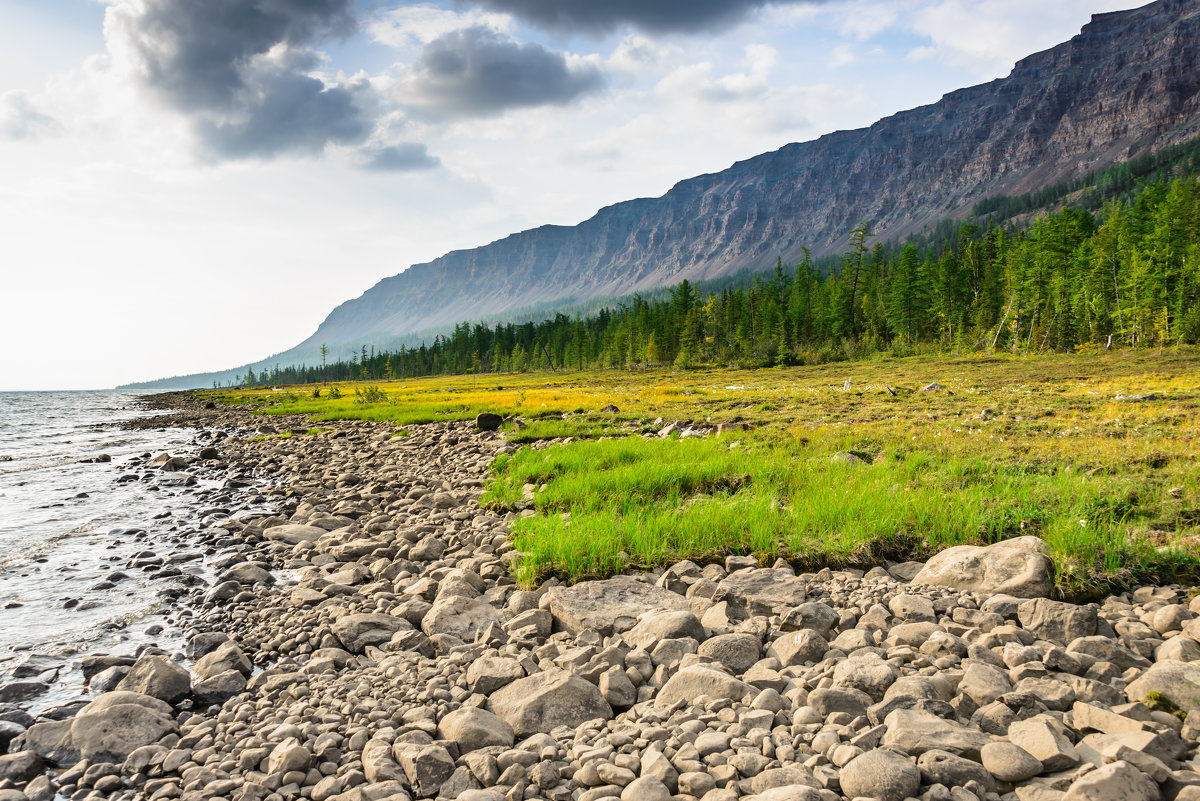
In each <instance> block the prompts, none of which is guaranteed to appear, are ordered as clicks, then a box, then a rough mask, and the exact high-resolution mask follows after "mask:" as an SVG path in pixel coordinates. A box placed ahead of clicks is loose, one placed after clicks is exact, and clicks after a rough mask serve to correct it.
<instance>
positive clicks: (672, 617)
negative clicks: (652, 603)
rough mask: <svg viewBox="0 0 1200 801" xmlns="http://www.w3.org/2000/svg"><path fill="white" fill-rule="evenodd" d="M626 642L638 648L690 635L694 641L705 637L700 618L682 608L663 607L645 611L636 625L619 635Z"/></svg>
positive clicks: (699, 640) (650, 646)
mask: <svg viewBox="0 0 1200 801" xmlns="http://www.w3.org/2000/svg"><path fill="white" fill-rule="evenodd" d="M621 637H622V639H624V640H625V641H626V642H628V643H630V644H632V645H635V646H637V647H639V648H652V647H654V644H655V643H657V642H660V641H661V640H677V639H680V638H682V637H691V638H692V639H693V640H695V641H696V642H701V641H703V640H704V638H705V633H704V626H702V625H700V619H699V618H697V617H696V616H695V615H693V614H692V613H691V612H688V611H686V610H683V609H664V610H660V611H654V612H647V613H645V614H644V615H642V616H641V618H640V619H639V620H638V622H637V625H636V626H634V627H633V628H632V629H630V630H629V631H627V632H625V633H624V634H622V635H621Z"/></svg>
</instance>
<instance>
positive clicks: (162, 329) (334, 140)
mask: <svg viewBox="0 0 1200 801" xmlns="http://www.w3.org/2000/svg"><path fill="white" fill-rule="evenodd" d="M1141 4H1142V3H1141V2H1121V1H1120V0H1056V2H1053V3H1047V2H1045V0H844V1H839V0H778V1H777V2H763V0H604V1H602V2H601V1H599V0H448V2H395V1H394V0H359V1H356V0H204V2H196V0H0V271H2V275H3V282H2V283H0V342H2V343H3V345H2V350H0V390H32V389H83V388H103V387H111V386H114V385H116V384H119V383H124V382H132V381H142V380H151V379H155V378H162V377H166V376H173V375H182V374H188V373H196V372H205V371H216V370H223V369H228V368H232V367H236V366H239V365H242V364H245V363H248V362H252V361H257V360H259V359H262V358H265V357H267V356H270V355H271V354H274V353H278V352H280V351H283V350H285V349H287V348H289V347H291V346H293V345H295V344H297V343H298V342H300V341H301V340H303V339H304V338H306V337H307V336H309V335H310V334H311V333H312V332H313V331H314V330H316V327H317V326H318V324H319V323H320V322H321V320H322V319H324V317H325V316H326V315H327V314H328V313H329V311H331V310H332V309H333V307H334V306H336V305H337V304H339V303H341V302H343V301H345V300H348V299H350V298H354V297H357V296H358V295H360V294H362V293H363V292H364V291H366V290H367V289H368V288H369V287H371V286H372V285H373V284H375V283H376V282H377V281H379V280H380V279H382V278H385V277H387V276H390V275H394V274H396V273H399V272H401V271H403V270H404V269H405V268H407V267H408V266H409V265H411V264H415V263H420V262H425V261H429V260H431V259H433V258H436V257H438V256H440V255H442V254H443V253H446V252H448V251H450V250H457V249H461V248H470V247H475V246H478V245H482V244H486V243H488V242H491V241H494V240H496V239H499V238H501V237H503V236H506V235H507V234H509V233H512V232H514V231H519V230H523V229H526V228H531V227H535V226H538V225H543V224H546V223H555V224H565V225H571V224H575V223H578V222H580V221H582V220H584V219H587V218H588V217H590V216H592V215H593V214H594V213H595V212H596V211H597V210H598V209H600V208H602V207H604V206H607V205H611V204H613V203H616V202H619V201H622V200H627V199H630V198H634V197H648V196H658V195H661V194H663V193H664V192H666V191H667V190H668V189H670V187H671V186H672V185H674V184H675V183H676V182H678V181H680V180H683V179H686V178H689V177H692V176H694V175H699V174H702V173H707V172H715V171H718V170H722V169H724V168H726V167H728V166H729V165H730V164H732V163H733V162H735V161H739V160H742V159H745V158H749V157H751V156H754V155H757V154H759V153H763V152H766V151H770V150H774V149H777V148H779V147H782V146H783V145H785V144H787V143H789V142H797V141H807V140H810V139H815V138H817V137H819V136H821V135H823V134H826V133H829V132H831V131H834V130H839V129H847V128H858V127H863V126H866V125H870V124H871V123H873V122H874V121H875V120H877V119H879V118H881V117H885V116H887V115H889V114H892V113H895V112H897V111H900V110H903V109H907V108H912V107H914V106H919V105H924V104H927V103H933V102H936V101H937V100H938V99H939V98H940V97H941V96H942V95H943V94H945V93H946V92H949V91H953V90H954V89H957V88H961V87H963V86H969V85H973V84H977V83H981V82H984V81H988V80H992V79H994V78H998V77H1002V76H1004V75H1006V74H1008V72H1009V71H1010V70H1011V68H1012V66H1013V64H1014V62H1015V61H1017V60H1018V59H1020V58H1022V57H1024V56H1025V55H1028V54H1030V53H1033V52H1036V51H1038V50H1042V49H1045V48H1047V47H1051V46H1053V45H1055V44H1057V43H1059V42H1061V41H1065V40H1066V39H1069V38H1070V37H1071V36H1073V35H1075V34H1077V33H1078V32H1079V29H1080V27H1081V26H1082V25H1084V24H1085V23H1086V22H1087V21H1088V20H1089V19H1090V16H1091V14H1093V13H1098V12H1105V11H1115V10H1120V9H1126V8H1133V7H1136V6H1138V5H1141Z"/></svg>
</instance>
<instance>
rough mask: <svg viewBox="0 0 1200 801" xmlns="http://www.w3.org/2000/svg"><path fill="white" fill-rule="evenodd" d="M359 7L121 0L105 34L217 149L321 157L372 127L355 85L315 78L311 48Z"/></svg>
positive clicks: (345, 29)
mask: <svg viewBox="0 0 1200 801" xmlns="http://www.w3.org/2000/svg"><path fill="white" fill-rule="evenodd" d="M353 11H354V3H353V0H205V2H203V3H198V2H194V0H115V2H114V3H113V4H112V5H111V6H110V7H109V9H108V12H107V14H106V18H105V35H106V38H107V39H108V42H109V47H110V50H113V51H115V52H117V53H120V54H122V55H124V56H126V57H127V58H128V60H129V61H130V62H131V64H132V66H133V68H134V70H135V73H136V75H137V76H138V78H139V80H140V83H141V84H142V85H143V86H144V87H145V88H147V89H148V90H149V91H150V92H151V93H152V94H153V95H154V96H155V97H156V98H158V99H159V100H160V101H161V102H163V103H164V104H165V105H167V106H168V107H170V108H172V109H174V110H176V111H178V112H181V113H182V114H183V115H185V116H186V117H188V118H189V119H191V120H192V122H193V126H194V130H195V132H196V133H197V134H198V135H199V137H200V139H201V142H202V144H203V145H204V146H205V148H206V149H207V150H208V151H209V153H210V154H211V155H213V156H216V157H220V158H244V157H271V156H274V155H276V154H280V153H285V152H301V153H317V152H320V151H321V150H322V149H323V148H324V146H325V145H326V144H328V143H338V144H351V143H355V142H359V141H362V140H363V139H364V138H365V137H366V136H367V135H368V134H369V133H370V130H371V127H372V122H371V120H370V119H369V118H368V116H367V115H366V114H365V112H364V111H363V110H362V109H361V108H360V107H359V105H358V104H357V103H356V98H355V93H356V92H355V89H354V88H353V87H351V88H347V87H344V86H338V85H336V84H330V83H327V82H326V81H325V80H324V79H322V78H320V77H318V76H316V75H314V74H313V72H314V71H315V70H316V68H317V67H318V66H319V65H320V63H321V56H320V54H319V53H317V52H316V51H315V50H313V49H312V48H311V45H313V44H316V43H318V42H320V41H323V40H325V39H328V38H330V37H344V36H348V35H349V34H350V33H352V32H353V31H354V30H355V29H356V22H355V19H354V16H353ZM361 88H362V87H359V90H361Z"/></svg>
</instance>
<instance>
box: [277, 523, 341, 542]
mask: <svg viewBox="0 0 1200 801" xmlns="http://www.w3.org/2000/svg"><path fill="white" fill-rule="evenodd" d="M325 534H326V531H325V529H323V528H318V527H317V526H303V525H299V524H296V523H284V524H283V525H282V526H271V527H270V528H269V529H267V530H266V531H264V532H263V539H266V540H271V541H274V542H286V543H287V544H288V545H299V544H300V543H302V542H313V541H314V540H318V539H320V538H321V537H324V536H325Z"/></svg>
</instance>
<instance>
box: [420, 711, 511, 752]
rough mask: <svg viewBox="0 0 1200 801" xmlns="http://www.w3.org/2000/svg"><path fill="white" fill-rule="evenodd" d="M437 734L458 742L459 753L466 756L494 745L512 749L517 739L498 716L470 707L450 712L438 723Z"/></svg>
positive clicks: (509, 727)
mask: <svg viewBox="0 0 1200 801" xmlns="http://www.w3.org/2000/svg"><path fill="white" fill-rule="evenodd" d="M438 735H439V736H440V737H442V738H443V739H446V740H452V741H454V742H456V743H458V750H459V752H460V753H463V754H465V753H467V752H469V751H477V750H479V749H480V748H490V747H491V746H504V747H505V748H511V747H512V744H513V741H514V739H515V738H514V735H513V729H512V726H509V725H508V724H507V723H505V722H504V721H503V720H501V719H500V717H499V716H498V715H496V714H494V713H492V712H489V711H487V710H486V709H479V708H478V707H471V706H464V707H461V708H459V709H456V710H454V711H453V712H450V713H447V714H446V715H445V716H444V717H443V718H442V719H441V721H439V722H438Z"/></svg>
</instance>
